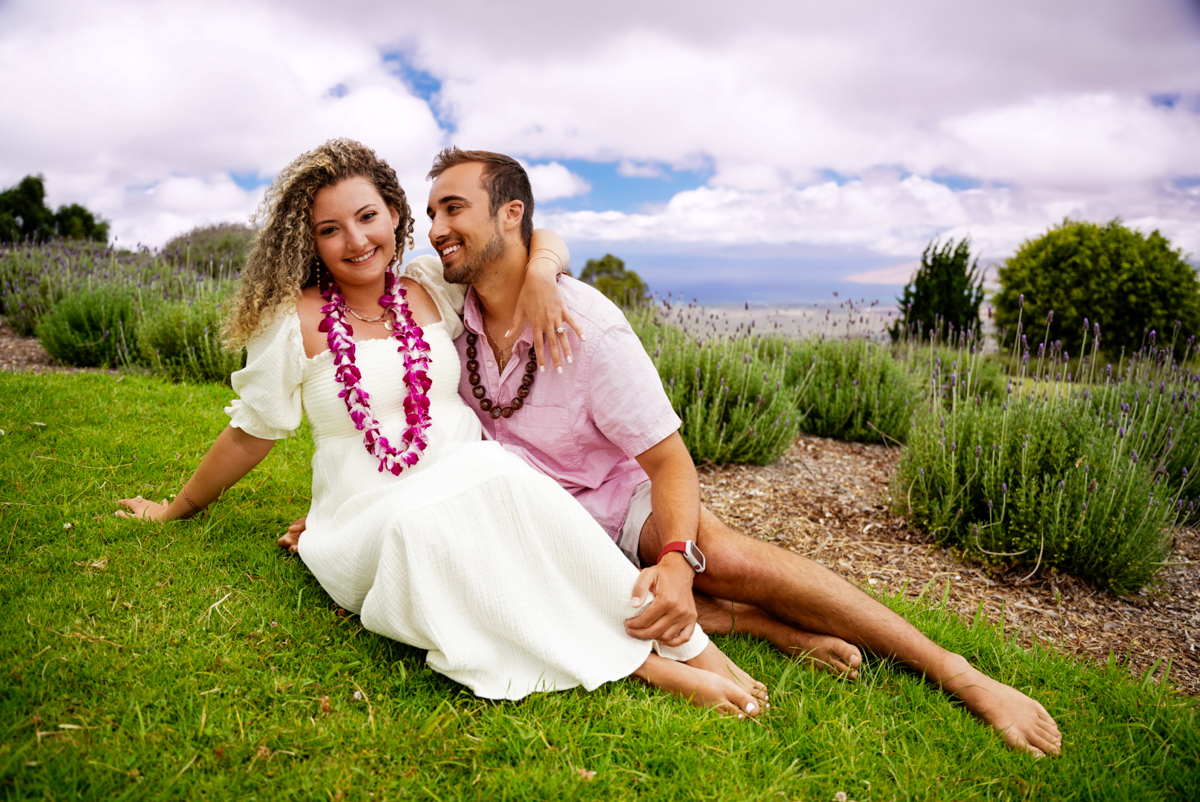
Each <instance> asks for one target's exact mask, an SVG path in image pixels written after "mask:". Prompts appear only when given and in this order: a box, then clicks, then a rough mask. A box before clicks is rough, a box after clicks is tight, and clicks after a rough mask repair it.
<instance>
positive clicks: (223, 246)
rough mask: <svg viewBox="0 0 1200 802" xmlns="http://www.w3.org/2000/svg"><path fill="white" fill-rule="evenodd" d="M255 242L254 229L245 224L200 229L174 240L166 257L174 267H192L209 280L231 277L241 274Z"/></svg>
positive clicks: (165, 247)
mask: <svg viewBox="0 0 1200 802" xmlns="http://www.w3.org/2000/svg"><path fill="white" fill-rule="evenodd" d="M253 241H254V229H252V228H251V227H250V226H247V225H243V224H241V223H220V224H217V225H211V226H199V227H197V228H193V229H192V230H191V231H189V232H187V233H186V234H180V235H179V236H178V237H174V238H173V239H171V240H170V241H168V242H167V244H166V245H164V246H163V249H162V253H163V256H165V257H166V258H167V259H168V260H169V261H170V262H171V263H172V264H175V265H182V266H185V267H190V268H192V269H194V270H196V271H197V272H200V273H203V274H204V275H207V276H221V275H230V274H232V273H234V272H236V271H239V270H241V269H242V268H243V267H244V266H245V264H246V256H247V254H248V253H249V252H250V245H251V243H252V242H253Z"/></svg>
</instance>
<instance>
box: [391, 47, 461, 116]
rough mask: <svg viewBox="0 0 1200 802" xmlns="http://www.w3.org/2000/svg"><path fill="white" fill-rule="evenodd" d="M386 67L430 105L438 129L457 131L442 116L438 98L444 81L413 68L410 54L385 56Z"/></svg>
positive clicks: (400, 53) (399, 53)
mask: <svg viewBox="0 0 1200 802" xmlns="http://www.w3.org/2000/svg"><path fill="white" fill-rule="evenodd" d="M383 63H384V65H385V66H386V67H387V68H388V69H389V70H390V71H391V72H392V74H393V75H395V76H396V77H398V78H399V79H400V80H401V81H403V82H404V85H405V86H407V87H408V88H409V90H410V91H411V92H412V93H413V94H414V95H416V96H417V97H419V98H421V99H422V100H424V101H425V102H426V103H428V104H429V110H430V111H431V112H433V118H434V119H435V120H437V124H438V127H439V128H441V129H442V130H443V131H446V132H448V133H453V132H454V130H455V126H454V122H453V121H452V120H450V118H449V117H446V116H444V115H443V114H442V110H441V104H440V103H439V102H438V100H439V98H438V96H439V95H440V94H441V92H442V80H441V79H440V78H437V77H436V76H434V75H433V74H432V73H430V72H426V71H425V70H422V69H419V68H417V67H415V66H413V63H412V56H410V55H409V54H408V53H403V52H399V51H397V52H394V53H384V54H383Z"/></svg>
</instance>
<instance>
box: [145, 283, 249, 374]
mask: <svg viewBox="0 0 1200 802" xmlns="http://www.w3.org/2000/svg"><path fill="white" fill-rule="evenodd" d="M225 297H226V296H225V294H224V293H219V292H211V293H207V294H204V295H201V296H199V297H196V298H189V299H188V300H186V301H164V302H161V303H158V304H155V305H153V306H151V307H150V308H149V309H148V310H147V311H146V312H145V313H144V314H143V315H142V317H141V321H140V325H139V327H138V344H139V348H140V353H139V357H140V361H141V363H142V364H143V365H146V366H147V367H149V368H150V369H151V370H152V371H154V372H155V373H158V374H161V375H163V376H166V377H167V378H169V379H171V380H173V381H206V382H218V383H223V384H229V376H230V374H232V373H233V372H234V371H235V370H240V369H241V368H242V367H243V366H244V365H245V364H246V357H245V351H244V350H238V351H229V350H227V349H226V348H224V347H223V346H222V345H221V343H220V340H219V336H220V330H221V302H222V301H223V300H224V298H225Z"/></svg>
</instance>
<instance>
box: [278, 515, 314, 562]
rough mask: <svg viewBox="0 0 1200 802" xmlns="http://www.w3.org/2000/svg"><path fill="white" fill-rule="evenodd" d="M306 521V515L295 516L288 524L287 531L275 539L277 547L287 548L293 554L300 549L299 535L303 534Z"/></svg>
mask: <svg viewBox="0 0 1200 802" xmlns="http://www.w3.org/2000/svg"><path fill="white" fill-rule="evenodd" d="M307 523H308V518H307V516H306V517H304V518H297V519H296V520H295V521H293V522H292V525H291V526H289V527H288V528H287V531H286V532H284V533H283V536H282V537H280V538H279V540H277V541H275V542H276V543H277V544H278V545H279V548H281V549H287V550H288V551H290V552H291V553H292V554H295V553H296V552H297V551H298V550H299V549H300V535H302V534H304V529H305V526H306V524H307Z"/></svg>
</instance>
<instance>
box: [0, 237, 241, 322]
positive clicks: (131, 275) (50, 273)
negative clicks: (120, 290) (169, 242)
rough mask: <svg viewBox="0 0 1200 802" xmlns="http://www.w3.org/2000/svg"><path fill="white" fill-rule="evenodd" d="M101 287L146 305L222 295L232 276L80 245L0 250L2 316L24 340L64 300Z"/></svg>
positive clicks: (154, 257) (148, 254) (144, 253)
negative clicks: (112, 288)
mask: <svg viewBox="0 0 1200 802" xmlns="http://www.w3.org/2000/svg"><path fill="white" fill-rule="evenodd" d="M97 282H101V283H105V284H113V285H116V284H120V285H122V286H125V287H127V288H128V289H129V291H130V292H131V293H134V294H136V295H137V296H138V297H139V298H144V299H147V300H152V299H153V300H172V299H187V298H193V297H198V296H199V295H202V294H204V293H207V292H213V291H217V290H218V289H220V290H221V291H224V290H225V289H227V288H228V287H230V286H232V273H231V272H226V273H224V274H222V275H219V276H215V277H209V276H202V275H200V274H198V273H196V272H195V271H194V270H191V269H188V268H186V267H183V266H177V265H173V264H171V263H170V262H169V261H167V260H165V259H162V258H160V257H159V256H157V255H156V254H154V253H151V252H150V251H145V250H142V251H120V250H116V249H114V248H109V247H106V246H102V245H94V244H90V243H82V242H65V241H55V242H51V243H47V244H45V245H38V246H33V245H22V246H14V247H3V246H0V312H3V314H4V315H5V317H6V318H7V319H8V322H9V324H11V325H12V327H13V329H14V330H15V331H16V332H17V333H18V334H20V335H22V336H30V335H32V334H33V333H34V331H35V330H36V328H37V323H38V321H39V320H41V318H42V316H44V315H45V314H46V313H47V312H49V311H50V310H51V309H52V308H53V307H54V305H55V304H56V303H58V301H59V299H60V298H62V297H63V296H65V295H67V294H69V293H71V292H74V291H82V290H86V289H87V288H89V287H91V286H93V285H95V284H96V283H97Z"/></svg>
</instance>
